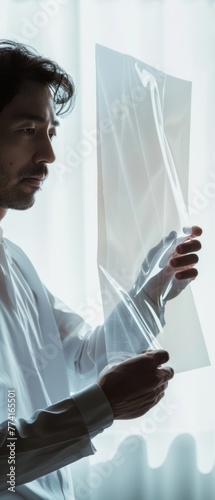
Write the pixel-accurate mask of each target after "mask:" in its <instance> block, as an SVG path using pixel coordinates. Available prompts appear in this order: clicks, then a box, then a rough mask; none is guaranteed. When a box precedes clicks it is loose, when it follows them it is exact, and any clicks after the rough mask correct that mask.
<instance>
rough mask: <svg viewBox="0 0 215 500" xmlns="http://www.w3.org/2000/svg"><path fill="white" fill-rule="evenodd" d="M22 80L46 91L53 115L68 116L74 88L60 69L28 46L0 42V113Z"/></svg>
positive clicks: (67, 76)
mask: <svg viewBox="0 0 215 500" xmlns="http://www.w3.org/2000/svg"><path fill="white" fill-rule="evenodd" d="M24 80H31V81H33V82H38V83H41V84H42V85H47V86H48V87H49V88H50V90H51V93H52V97H53V101H54V105H55V110H56V114H57V115H65V114H68V113H69V112H70V111H71V110H72V109H73V107H74V104H75V86H74V82H73V79H72V78H71V76H70V75H68V74H67V73H66V72H65V71H64V69H62V68H61V67H60V66H59V65H58V64H57V63H56V62H55V61H52V60H50V59H46V58H44V57H42V56H41V55H39V54H38V52H37V51H36V50H35V49H34V48H32V47H29V46H28V45H27V46H26V45H23V44H22V43H19V42H13V41H11V40H0V112H1V111H2V109H3V108H4V107H5V106H7V104H9V103H10V102H11V101H12V99H13V98H14V97H15V95H17V94H19V92H20V90H21V86H22V84H23V81H24Z"/></svg>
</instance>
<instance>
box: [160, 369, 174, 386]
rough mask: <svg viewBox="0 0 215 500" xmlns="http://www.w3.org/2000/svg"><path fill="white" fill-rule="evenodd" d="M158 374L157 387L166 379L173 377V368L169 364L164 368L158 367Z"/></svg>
mask: <svg viewBox="0 0 215 500" xmlns="http://www.w3.org/2000/svg"><path fill="white" fill-rule="evenodd" d="M158 375H159V378H160V382H159V385H158V386H159V387H161V386H162V385H164V384H165V383H166V382H167V381H168V380H171V378H173V377H174V370H173V368H172V367H171V366H165V368H163V367H162V368H158Z"/></svg>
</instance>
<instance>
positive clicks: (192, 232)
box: [183, 226, 202, 238]
mask: <svg viewBox="0 0 215 500" xmlns="http://www.w3.org/2000/svg"><path fill="white" fill-rule="evenodd" d="M183 232H184V233H185V234H187V235H189V236H192V237H193V238H195V237H196V236H201V234H202V228H201V227H199V226H192V227H183Z"/></svg>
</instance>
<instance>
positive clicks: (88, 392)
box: [0, 234, 123, 500]
mask: <svg viewBox="0 0 215 500" xmlns="http://www.w3.org/2000/svg"><path fill="white" fill-rule="evenodd" d="M0 300H1V308H0V346H1V350H0V492H1V491H4V492H5V493H4V494H5V498H17V499H19V498H22V499H26V500H27V499H28V500H29V499H32V500H34V499H35V500H36V499H37V500H38V499H42V500H51V499H53V498H56V499H58V500H61V499H64V500H65V499H71V500H72V499H73V498H74V495H73V489H72V480H71V475H70V471H69V470H68V467H66V466H67V465H68V464H70V463H71V462H73V461H76V460H79V459H80V458H82V457H84V456H87V455H90V454H93V453H94V452H95V448H94V446H93V444H92V442H91V438H92V437H93V436H95V435H96V434H97V433H99V432H102V431H103V430H104V429H105V428H106V427H108V426H110V425H111V424H112V422H113V414H112V409H111V406H110V404H109V402H108V400H107V398H106V396H105V394H104V393H103V391H102V390H101V389H100V387H99V386H98V385H97V384H96V380H97V377H98V374H99V372H100V371H101V369H102V368H103V367H104V366H105V365H106V364H107V358H106V351H105V335H104V327H103V326H101V327H97V328H96V329H95V330H94V331H91V330H90V329H89V326H88V325H86V323H85V322H84V321H83V319H82V318H81V317H80V316H78V315H76V314H75V313H74V312H73V311H71V310H70V309H69V308H68V307H67V306H66V305H65V304H63V303H62V302H61V301H60V300H59V299H56V298H55V297H53V295H51V294H50V292H48V291H47V290H46V289H45V287H44V286H43V284H42V283H41V281H40V279H39V277H38V275H37V273H36V271H35V269H34V267H33V266H32V264H31V262H30V261H29V259H28V258H27V256H26V255H25V254H24V253H23V252H22V250H21V249H20V248H19V247H17V246H16V245H14V244H13V243H11V242H9V241H8V240H7V241H5V240H4V239H3V237H2V234H0ZM122 307H123V306H122ZM116 309H117V308H116ZM115 315H116V313H115ZM116 316H117V315H116ZM116 325H117V321H116ZM86 385H87V387H85V388H84V389H81V388H82V387H84V386H86ZM10 389H15V393H16V418H17V421H16V437H17V438H18V439H17V440H16V442H15V448H16V464H15V467H16V469H15V471H16V480H17V485H16V492H15V493H13V492H12V491H11V493H9V490H8V487H10V484H8V483H7V480H8V476H7V474H8V473H9V471H10V470H9V469H10V466H9V465H8V455H9V448H8V447H7V443H8V440H7V437H8V422H7V419H8V406H7V391H8V390H10ZM76 391H78V392H76ZM71 392H74V393H75V394H74V395H73V397H71V396H70V393H71ZM10 439H12V438H10ZM9 479H10V478H9Z"/></svg>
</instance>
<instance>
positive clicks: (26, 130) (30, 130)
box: [23, 128, 35, 135]
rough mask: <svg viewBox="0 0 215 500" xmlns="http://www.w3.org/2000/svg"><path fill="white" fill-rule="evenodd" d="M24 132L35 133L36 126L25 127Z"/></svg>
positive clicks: (27, 133)
mask: <svg viewBox="0 0 215 500" xmlns="http://www.w3.org/2000/svg"><path fill="white" fill-rule="evenodd" d="M23 132H24V133H25V134H26V135H33V134H34V132H35V129H34V128H23Z"/></svg>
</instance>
